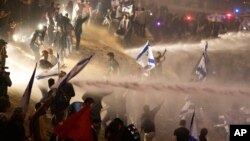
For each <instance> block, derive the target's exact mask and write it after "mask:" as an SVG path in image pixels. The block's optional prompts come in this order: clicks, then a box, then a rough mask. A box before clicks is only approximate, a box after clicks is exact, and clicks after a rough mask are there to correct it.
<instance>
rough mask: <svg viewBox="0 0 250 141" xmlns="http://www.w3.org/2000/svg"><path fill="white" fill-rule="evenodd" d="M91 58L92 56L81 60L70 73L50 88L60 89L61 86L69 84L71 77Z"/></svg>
mask: <svg viewBox="0 0 250 141" xmlns="http://www.w3.org/2000/svg"><path fill="white" fill-rule="evenodd" d="M92 57H93V55H91V56H89V57H87V58H85V59H81V60H80V61H79V62H78V63H77V64H76V65H75V66H74V67H73V68H72V69H71V71H70V72H69V73H68V74H67V75H66V76H64V77H63V78H62V79H60V80H59V81H57V82H56V83H55V84H54V85H53V86H52V88H60V87H61V86H63V85H65V84H66V83H67V82H69V81H70V80H71V79H72V78H73V77H75V76H76V75H77V74H78V73H79V72H80V71H81V70H82V69H83V68H84V67H85V66H86V65H87V64H88V63H89V61H90V60H91V58H92Z"/></svg>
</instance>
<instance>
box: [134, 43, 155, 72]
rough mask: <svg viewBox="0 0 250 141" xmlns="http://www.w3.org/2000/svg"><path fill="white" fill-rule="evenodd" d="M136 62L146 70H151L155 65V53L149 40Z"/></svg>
mask: <svg viewBox="0 0 250 141" xmlns="http://www.w3.org/2000/svg"><path fill="white" fill-rule="evenodd" d="M136 62H137V63H138V64H139V65H141V66H142V67H143V69H144V70H146V71H150V70H152V69H153V68H154V67H155V59H154V55H153V52H152V50H151V47H150V44H149V42H148V41H147V43H146V44H145V46H144V48H143V49H142V50H141V51H140V53H139V54H138V55H137V57H136Z"/></svg>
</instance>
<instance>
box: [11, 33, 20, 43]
mask: <svg viewBox="0 0 250 141" xmlns="http://www.w3.org/2000/svg"><path fill="white" fill-rule="evenodd" d="M12 39H13V40H14V41H15V42H17V41H18V39H19V36H18V35H16V34H14V35H13V37H12Z"/></svg>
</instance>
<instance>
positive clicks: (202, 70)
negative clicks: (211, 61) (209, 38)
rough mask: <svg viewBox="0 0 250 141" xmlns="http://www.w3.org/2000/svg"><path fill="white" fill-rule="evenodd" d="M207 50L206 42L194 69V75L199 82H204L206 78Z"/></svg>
mask: <svg viewBox="0 0 250 141" xmlns="http://www.w3.org/2000/svg"><path fill="white" fill-rule="evenodd" d="M207 48H208V43H207V42H206V45H205V49H204V51H203V53H202V56H201V59H200V61H199V63H198V65H197V67H196V71H195V73H196V74H197V75H198V77H199V80H205V78H206V76H207V62H208V60H207V59H208V55H207Z"/></svg>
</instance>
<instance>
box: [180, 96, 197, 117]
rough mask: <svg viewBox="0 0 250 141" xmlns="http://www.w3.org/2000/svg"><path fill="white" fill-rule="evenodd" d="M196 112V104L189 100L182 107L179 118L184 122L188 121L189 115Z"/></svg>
mask: <svg viewBox="0 0 250 141" xmlns="http://www.w3.org/2000/svg"><path fill="white" fill-rule="evenodd" d="M193 112H194V103H193V102H191V100H187V101H186V103H185V105H184V106H183V107H182V109H181V112H180V114H179V117H180V118H181V119H183V120H185V119H186V117H187V115H189V114H192V113H193Z"/></svg>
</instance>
